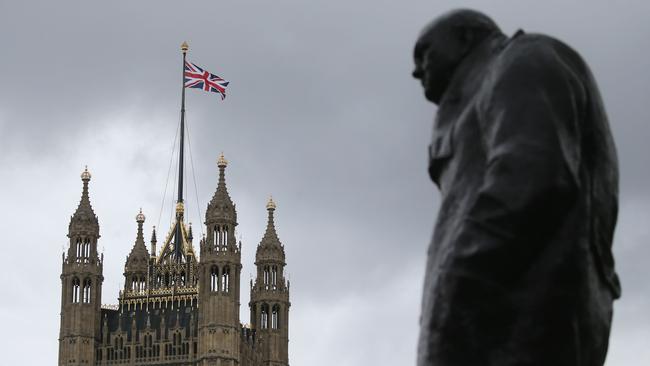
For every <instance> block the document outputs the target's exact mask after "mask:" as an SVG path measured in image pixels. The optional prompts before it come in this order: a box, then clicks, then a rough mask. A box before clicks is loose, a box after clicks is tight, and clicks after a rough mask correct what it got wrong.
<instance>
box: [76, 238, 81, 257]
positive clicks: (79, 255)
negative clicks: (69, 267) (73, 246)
mask: <svg viewBox="0 0 650 366" xmlns="http://www.w3.org/2000/svg"><path fill="white" fill-rule="evenodd" d="M76 258H77V262H80V261H81V239H77V252H76Z"/></svg>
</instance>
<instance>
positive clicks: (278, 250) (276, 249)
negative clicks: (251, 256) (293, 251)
mask: <svg viewBox="0 0 650 366" xmlns="http://www.w3.org/2000/svg"><path fill="white" fill-rule="evenodd" d="M271 204H272V205H271ZM275 208H276V205H275V202H273V200H272V199H271V200H269V203H268V204H267V211H268V222H267V224H266V232H264V236H263V237H262V240H261V241H260V244H259V245H258V246H257V253H256V254H255V257H256V258H257V259H258V260H260V259H262V258H264V259H277V260H281V261H282V262H284V248H283V247H282V243H280V238H278V233H277V232H276V231H275V223H274V221H273V212H274V211H275Z"/></svg>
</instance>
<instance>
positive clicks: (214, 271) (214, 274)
mask: <svg viewBox="0 0 650 366" xmlns="http://www.w3.org/2000/svg"><path fill="white" fill-rule="evenodd" d="M218 290H219V268H217V266H212V268H211V269H210V291H213V292H216V291H218Z"/></svg>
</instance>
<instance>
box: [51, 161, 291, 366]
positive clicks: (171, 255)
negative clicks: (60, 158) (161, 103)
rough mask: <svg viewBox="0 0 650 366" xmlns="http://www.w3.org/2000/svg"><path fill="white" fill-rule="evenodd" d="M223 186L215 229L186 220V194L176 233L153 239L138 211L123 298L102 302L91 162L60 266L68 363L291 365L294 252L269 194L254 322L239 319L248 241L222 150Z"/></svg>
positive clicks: (253, 286)
mask: <svg viewBox="0 0 650 366" xmlns="http://www.w3.org/2000/svg"><path fill="white" fill-rule="evenodd" d="M217 166H218V169H219V178H218V182H217V188H216V191H215V193H214V195H213V197H212V199H211V200H210V202H209V204H208V207H207V210H206V212H205V228H206V232H207V235H205V236H204V237H202V238H199V240H198V249H199V252H198V253H197V252H196V250H195V246H194V239H195V238H194V236H193V234H192V227H191V226H188V225H186V224H185V221H184V213H185V206H184V203H183V200H182V196H181V195H179V200H178V201H177V203H176V208H175V213H176V216H175V222H174V224H173V225H172V228H171V229H170V230H169V232H168V233H167V234H166V235H164V237H163V235H159V236H160V239H162V240H161V241H160V242H159V241H158V237H157V234H156V231H155V228H154V230H153V232H152V234H151V238H150V240H149V248H147V244H146V241H145V234H144V231H143V224H144V222H145V216H144V215H143V214H142V212H140V213H139V214H138V215H137V216H136V226H135V229H136V230H135V243H134V245H133V248H132V249H131V252H130V253H129V255H128V256H127V259H126V263H125V265H124V280H125V281H124V284H125V285H124V288H123V289H122V290H121V291H120V293H119V297H118V304H117V305H110V306H102V282H103V281H104V277H103V275H102V273H103V266H104V259H103V255H100V254H99V253H98V251H97V245H98V242H99V240H100V233H99V222H98V219H97V216H96V215H95V212H94V211H93V208H92V206H91V204H90V196H89V183H90V179H91V175H90V173H89V172H88V170H85V171H84V172H83V173H82V174H81V180H82V182H83V188H82V194H81V201H80V202H79V206H78V207H77V210H76V211H75V213H74V214H73V215H72V218H71V219H70V225H69V227H68V238H69V240H70V242H69V244H70V245H69V248H68V250H67V253H64V255H63V263H62V271H61V285H62V287H61V289H62V290H61V328H60V334H59V361H58V364H59V365H60V366H63V365H69V366H74V365H197V366H198V365H215V366H236V365H238V366H288V364H289V357H288V342H289V333H288V331H289V306H290V302H289V282H288V281H287V280H286V279H285V276H284V267H285V265H286V263H285V252H284V246H283V245H282V244H281V243H280V240H279V238H278V235H277V233H276V229H275V224H274V217H273V214H274V211H275V209H276V205H275V203H274V202H273V200H272V199H269V201H268V203H267V205H266V209H267V215H268V223H267V227H266V232H265V233H264V236H263V237H262V239H261V241H260V243H259V245H258V246H257V250H256V254H255V265H256V267H257V275H256V277H255V279H254V280H251V282H250V302H249V309H250V325H242V324H241V323H240V314H239V309H240V284H241V269H242V264H241V245H242V244H241V241H239V242H238V241H237V240H236V238H235V227H236V226H237V211H236V210H235V204H234V203H233V202H232V200H231V198H230V195H229V194H228V190H227V189H226V179H225V169H226V166H227V161H226V160H225V159H224V157H223V155H221V157H220V158H219V160H218V162H217Z"/></svg>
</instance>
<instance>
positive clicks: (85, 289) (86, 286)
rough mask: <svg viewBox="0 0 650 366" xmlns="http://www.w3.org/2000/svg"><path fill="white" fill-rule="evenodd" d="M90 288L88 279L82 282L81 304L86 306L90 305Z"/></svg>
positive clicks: (90, 284)
mask: <svg viewBox="0 0 650 366" xmlns="http://www.w3.org/2000/svg"><path fill="white" fill-rule="evenodd" d="M91 288H92V282H91V281H90V278H86V279H85V280H84V287H83V302H84V303H86V304H89V303H90V290H91Z"/></svg>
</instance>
